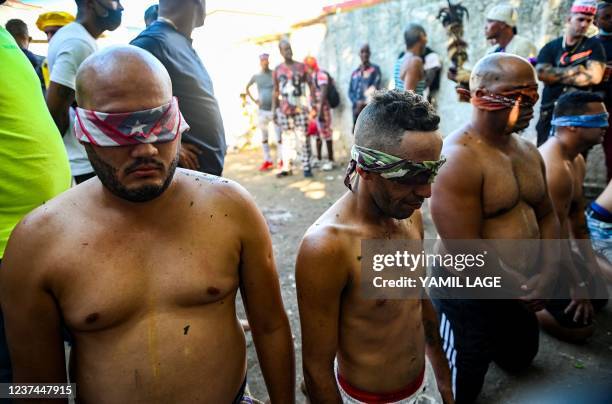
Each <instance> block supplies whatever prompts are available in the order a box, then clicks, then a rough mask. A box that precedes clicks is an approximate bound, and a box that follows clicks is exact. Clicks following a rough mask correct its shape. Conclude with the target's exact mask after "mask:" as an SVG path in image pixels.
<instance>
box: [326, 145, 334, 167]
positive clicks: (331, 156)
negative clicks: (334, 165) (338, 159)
mask: <svg viewBox="0 0 612 404" xmlns="http://www.w3.org/2000/svg"><path fill="white" fill-rule="evenodd" d="M325 144H326V145H327V158H328V159H329V161H332V162H333V161H334V141H333V140H332V139H328V140H326V141H325Z"/></svg>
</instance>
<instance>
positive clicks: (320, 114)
mask: <svg viewBox="0 0 612 404" xmlns="http://www.w3.org/2000/svg"><path fill="white" fill-rule="evenodd" d="M304 65H305V66H306V72H307V73H308V75H309V76H310V81H311V82H312V85H313V88H314V93H313V94H311V95H312V97H311V105H312V110H311V114H310V115H311V116H312V117H313V119H314V120H315V122H316V125H317V136H316V142H317V159H318V161H319V162H322V161H323V156H322V151H323V150H322V148H323V141H325V147H326V148H327V161H326V162H324V163H322V165H321V169H322V170H323V171H331V170H332V169H333V168H334V143H333V137H332V135H333V131H332V114H331V108H330V106H329V102H328V100H327V92H328V90H329V86H330V85H331V80H332V79H331V76H330V75H329V73H327V72H326V71H325V70H323V69H320V68H319V63H318V62H317V59H316V58H315V57H313V56H308V57H306V58H305V59H304ZM307 141H310V139H308V140H307Z"/></svg>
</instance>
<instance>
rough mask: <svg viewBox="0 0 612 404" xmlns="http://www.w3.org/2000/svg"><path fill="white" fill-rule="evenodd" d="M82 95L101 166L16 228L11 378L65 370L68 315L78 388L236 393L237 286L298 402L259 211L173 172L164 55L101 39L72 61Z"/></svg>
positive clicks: (173, 112) (175, 139) (197, 395)
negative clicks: (103, 44) (79, 61)
mask: <svg viewBox="0 0 612 404" xmlns="http://www.w3.org/2000/svg"><path fill="white" fill-rule="evenodd" d="M76 97H77V99H78V103H79V106H80V107H81V108H83V109H79V110H78V111H77V114H78V120H77V123H78V126H77V127H76V128H75V129H76V133H77V136H78V138H79V140H80V141H81V142H82V143H83V144H84V145H85V147H86V149H87V153H88V155H89V158H90V160H91V162H92V165H93V167H94V168H95V170H96V174H97V175H98V177H97V178H93V179H91V180H89V181H87V182H85V183H84V184H82V185H80V186H78V187H76V188H73V189H71V190H70V191H68V192H66V193H64V194H62V195H61V196H59V197H58V198H56V199H53V200H52V201H50V202H48V203H47V204H46V205H44V206H43V207H42V208H41V209H37V210H35V211H34V212H33V213H32V214H30V215H29V216H27V217H26V218H25V219H24V220H23V221H22V222H21V223H20V224H19V225H18V227H17V228H16V229H15V231H14V232H13V234H12V237H11V239H10V241H9V245H8V249H7V251H6V255H5V261H4V262H3V267H2V271H1V277H0V296H1V297H2V301H1V303H2V310H3V312H4V313H5V316H6V330H7V335H8V342H9V348H10V353H11V358H12V360H13V370H14V374H15V382H18V383H43V382H44V383H53V382H56V383H61V382H65V381H66V364H65V361H64V344H63V339H62V326H65V327H66V328H67V330H68V331H69V332H70V333H71V335H72V337H73V340H74V345H73V346H72V352H71V359H70V380H71V381H72V382H73V383H76V384H77V390H76V391H77V395H78V396H77V400H78V401H83V402H97V403H121V402H128V401H129V402H142V403H168V402H177V403H193V402H206V403H228V402H241V401H242V400H243V393H244V386H245V383H246V345H245V337H244V333H243V331H242V328H241V327H240V324H239V322H238V320H237V318H236V307H235V299H236V294H237V292H238V289H240V292H241V294H242V297H243V301H244V303H245V307H246V312H247V313H248V319H249V321H250V323H251V327H252V334H253V340H254V341H255V345H256V348H257V352H258V354H259V362H260V364H261V368H262V371H263V374H264V378H265V380H266V385H267V387H268V392H269V394H270V398H271V401H272V402H277V403H288V402H293V401H294V365H293V344H292V339H291V332H290V329H289V323H288V320H287V317H286V315H285V312H284V309H283V304H282V301H281V296H280V292H279V284H278V279H277V274H276V271H275V267H274V259H273V255H272V248H271V242H270V236H269V233H268V230H267V228H266V223H265V221H264V218H263V217H262V215H261V214H260V213H259V211H258V210H257V208H256V206H255V204H254V203H253V201H252V199H251V197H250V196H249V194H248V193H247V192H245V191H244V189H242V188H241V187H240V186H239V185H237V184H235V183H232V182H230V181H228V180H225V179H221V178H218V177H214V176H209V175H206V174H201V173H198V172H194V171H188V170H183V169H178V170H176V173H175V169H176V166H177V162H178V148H179V145H180V141H181V136H180V134H181V133H182V132H183V131H185V130H186V129H187V127H186V125H185V124H184V120H183V119H182V115H180V112H179V110H178V106H177V104H176V102H175V99H174V98H173V97H172V85H171V82H170V77H169V76H168V73H167V72H166V70H165V69H164V67H163V65H162V64H161V63H160V62H159V61H157V59H156V58H155V57H153V56H151V55H150V54H149V53H147V52H146V51H143V50H140V49H139V48H136V47H133V46H121V47H112V48H107V49H106V50H104V51H101V52H98V53H96V54H94V55H92V56H91V57H90V58H88V59H87V60H86V61H85V62H84V63H83V65H82V67H81V68H80V69H79V72H78V75H77V88H76ZM92 111H98V112H92ZM131 111H140V112H131ZM106 114H109V115H108V116H106ZM102 124H104V125H102ZM113 145H114V146H115V147H107V146H113ZM117 145H120V146H117ZM249 402H250V401H249Z"/></svg>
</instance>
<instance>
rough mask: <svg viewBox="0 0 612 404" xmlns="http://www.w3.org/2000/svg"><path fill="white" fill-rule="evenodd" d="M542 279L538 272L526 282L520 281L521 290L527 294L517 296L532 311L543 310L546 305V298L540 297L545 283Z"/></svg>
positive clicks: (542, 294)
mask: <svg viewBox="0 0 612 404" xmlns="http://www.w3.org/2000/svg"><path fill="white" fill-rule="evenodd" d="M542 281H543V278H542V277H541V276H540V275H539V274H538V275H535V276H533V277H531V278H529V279H528V280H527V281H526V282H521V283H522V285H521V291H523V292H525V293H527V294H526V295H523V296H521V297H519V300H521V301H523V302H524V303H525V304H526V305H527V307H528V308H529V309H530V310H531V311H533V312H534V313H535V312H538V311H540V310H543V309H544V308H545V306H546V300H544V299H542V296H544V288H545V286H546V285H545V284H543V282H542Z"/></svg>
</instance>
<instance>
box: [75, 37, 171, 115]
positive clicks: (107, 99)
mask: <svg viewBox="0 0 612 404" xmlns="http://www.w3.org/2000/svg"><path fill="white" fill-rule="evenodd" d="M76 99H77V103H78V104H79V106H80V107H81V108H84V109H89V110H94V111H99V112H109V113H118V112H133V111H142V110H145V109H151V108H156V107H158V106H160V105H163V104H166V103H168V102H170V101H171V100H172V82H171V81H170V76H169V75H168V72H167V71H166V68H165V67H164V66H163V65H162V64H161V63H160V62H159V61H158V60H157V59H156V58H155V57H154V56H153V55H151V54H150V53H148V52H147V51H144V50H142V49H140V48H137V47H135V46H131V45H122V46H113V47H109V48H106V49H104V50H101V51H98V52H96V53H94V54H93V55H91V56H90V57H88V58H87V59H85V61H84V62H83V63H82V64H81V67H80V68H79V71H78V72H77V77H76Z"/></svg>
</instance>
